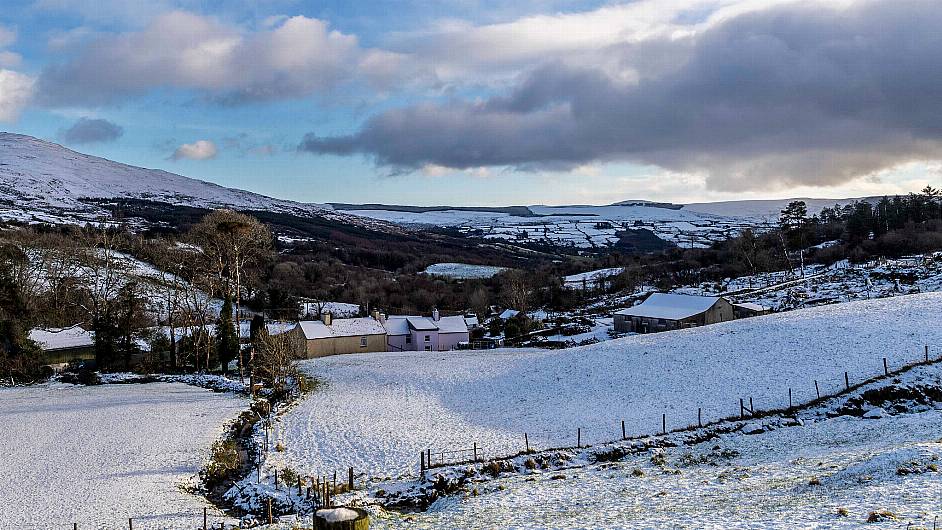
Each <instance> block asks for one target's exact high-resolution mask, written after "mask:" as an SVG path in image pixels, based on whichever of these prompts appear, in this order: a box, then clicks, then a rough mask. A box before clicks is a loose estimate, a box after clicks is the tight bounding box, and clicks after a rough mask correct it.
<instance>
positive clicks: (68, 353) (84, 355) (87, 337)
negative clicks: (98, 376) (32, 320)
mask: <svg viewBox="0 0 942 530" xmlns="http://www.w3.org/2000/svg"><path fill="white" fill-rule="evenodd" d="M29 339H30V340H31V341H33V342H35V343H36V344H38V345H39V347H40V348H42V350H43V364H47V365H56V364H65V363H68V362H71V361H74V360H83V361H89V360H93V359H94V358H95V334H94V333H93V332H91V331H86V330H84V329H82V328H81V327H79V326H72V327H70V328H56V329H38V328H37V329H33V330H31V331H30V332H29Z"/></svg>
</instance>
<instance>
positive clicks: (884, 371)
mask: <svg viewBox="0 0 942 530" xmlns="http://www.w3.org/2000/svg"><path fill="white" fill-rule="evenodd" d="M883 375H885V376H887V377H889V375H890V369H889V368H887V366H886V357H884V358H883Z"/></svg>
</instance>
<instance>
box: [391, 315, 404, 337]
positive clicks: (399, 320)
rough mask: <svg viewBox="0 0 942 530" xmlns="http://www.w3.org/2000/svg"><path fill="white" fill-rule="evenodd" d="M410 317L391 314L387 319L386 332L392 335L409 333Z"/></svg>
mask: <svg viewBox="0 0 942 530" xmlns="http://www.w3.org/2000/svg"><path fill="white" fill-rule="evenodd" d="M408 318H409V317H406V316H390V317H388V318H387V319H386V333H388V334H390V335H408V334H409V321H408Z"/></svg>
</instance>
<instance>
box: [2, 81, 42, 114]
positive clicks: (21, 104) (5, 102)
mask: <svg viewBox="0 0 942 530" xmlns="http://www.w3.org/2000/svg"><path fill="white" fill-rule="evenodd" d="M34 84H35V80H34V79H33V78H32V77H30V76H28V75H25V74H21V73H19V72H14V71H13V70H4V69H2V68H0V122H13V121H16V119H17V118H19V116H20V112H22V111H23V109H24V108H25V107H26V105H28V104H29V102H30V100H31V99H32V97H33V87H34Z"/></svg>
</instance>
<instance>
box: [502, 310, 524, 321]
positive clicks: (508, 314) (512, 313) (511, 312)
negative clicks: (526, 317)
mask: <svg viewBox="0 0 942 530" xmlns="http://www.w3.org/2000/svg"><path fill="white" fill-rule="evenodd" d="M519 314H520V311H517V310H516V309H505V310H504V312H503V313H501V314H500V316H499V317H498V318H500V319H501V320H507V319H509V318H513V317H515V316H517V315H519Z"/></svg>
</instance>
